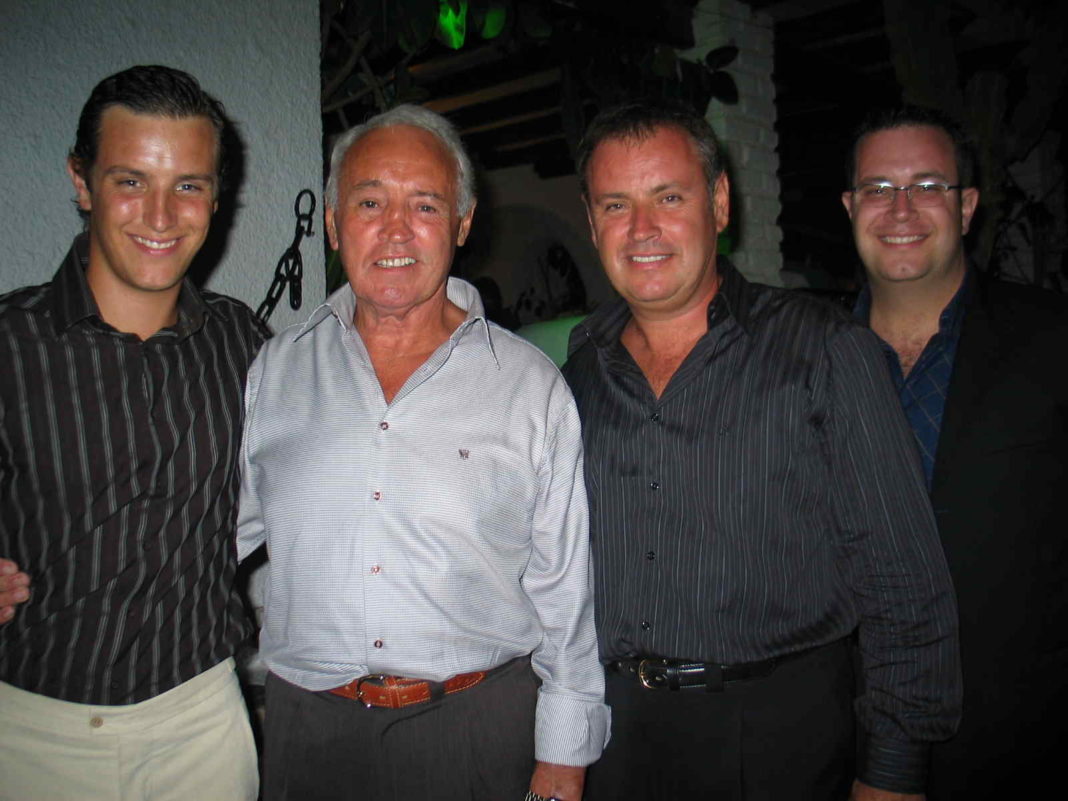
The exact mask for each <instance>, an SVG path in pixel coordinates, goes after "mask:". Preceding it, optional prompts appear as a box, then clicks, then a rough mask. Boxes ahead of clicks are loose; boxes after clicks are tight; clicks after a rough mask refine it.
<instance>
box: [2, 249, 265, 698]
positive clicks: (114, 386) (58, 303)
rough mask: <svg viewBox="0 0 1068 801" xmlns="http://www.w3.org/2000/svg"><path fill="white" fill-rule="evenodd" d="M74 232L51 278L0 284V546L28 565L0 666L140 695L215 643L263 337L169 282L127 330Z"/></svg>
mask: <svg viewBox="0 0 1068 801" xmlns="http://www.w3.org/2000/svg"><path fill="white" fill-rule="evenodd" d="M85 258H86V257H85V243H84V241H83V240H82V239H81V238H79V239H78V240H75V245H74V246H73V247H72V248H71V251H70V252H69V253H68V255H67V257H66V259H65V260H64V262H63V264H62V265H61V267H60V268H59V271H58V272H57V273H56V275H55V277H54V278H53V280H52V282H51V283H48V284H44V285H42V286H38V287H29V288H25V289H21V290H17V291H15V292H12V293H9V294H7V295H5V296H4V297H2V298H0V555H3V556H5V557H8V558H11V559H14V560H15V561H16V562H18V564H19V565H20V566H21V567H22V569H24V570H26V571H27V572H28V573H29V574H30V577H31V580H32V582H33V584H32V595H31V598H30V600H29V601H28V602H27V603H25V604H23V605H22V606H21V607H19V609H18V611H17V613H16V616H15V619H14V620H13V621H12V622H10V623H8V624H7V625H6V626H3V627H0V679H2V680H3V681H6V682H8V683H10V684H12V685H15V686H17V687H21V688H23V689H25V690H29V691H31V692H36V693H41V694H44V695H48V696H51V697H53V698H59V699H63V700H66V701H74V702H78V703H90V704H127V703H136V702H139V701H143V700H145V699H147V698H151V697H153V696H155V695H158V694H160V693H163V692H166V691H167V690H169V689H171V688H173V687H175V686H177V685H178V684H180V683H182V682H183V681H186V680H188V679H190V678H192V677H193V676H195V675H197V674H198V673H201V672H202V671H204V670H206V669H208V668H210V667H212V666H213V665H215V664H217V663H218V662H220V661H222V660H223V659H225V658H226V657H228V656H231V655H232V654H233V652H234V650H235V648H236V647H237V645H238V644H239V643H240V642H241V641H242V640H243V639H244V638H245V636H246V634H247V622H246V618H245V613H244V610H243V607H242V604H241V602H240V600H239V598H238V597H237V596H236V595H235V593H234V591H233V583H234V572H235V569H236V558H235V555H236V550H235V543H234V538H233V534H234V525H235V520H236V499H237V490H238V476H237V464H238V462H237V457H238V448H239V439H240V430H241V419H242V408H243V403H242V395H243V391H244V383H245V373H246V370H247V368H248V365H249V363H250V362H251V361H252V359H253V357H254V356H255V355H256V352H257V350H258V349H259V346H260V345H261V344H262V343H263V341H264V339H265V338H266V336H267V332H266V329H265V328H264V327H263V326H262V325H261V324H260V323H259V322H258V321H256V320H255V318H254V317H253V315H252V313H251V312H250V311H249V310H248V308H247V307H245V306H244V305H243V304H241V303H240V302H238V301H236V300H233V299H230V298H226V297H223V296H220V295H215V294H212V293H208V292H204V293H200V292H198V291H197V290H196V289H195V288H194V287H193V285H192V284H191V283H190V282H188V281H187V282H186V283H185V284H184V285H183V287H182V291H181V295H180V298H179V320H178V323H177V324H176V325H175V326H174V327H172V328H166V329H164V330H162V331H160V332H159V333H157V334H156V335H155V336H153V337H151V338H150V339H148V340H146V341H144V342H142V341H141V340H140V339H138V338H137V337H136V336H134V335H131V334H123V333H119V332H118V331H116V330H115V329H113V328H111V327H110V326H109V325H107V324H106V323H104V322H103V321H102V320H101V319H100V317H99V314H98V311H97V307H96V304H95V302H94V301H93V299H92V296H91V294H90V291H89V287H88V285H87V284H86V281H85V275H84V270H85Z"/></svg>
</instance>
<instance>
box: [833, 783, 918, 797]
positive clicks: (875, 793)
mask: <svg viewBox="0 0 1068 801" xmlns="http://www.w3.org/2000/svg"><path fill="white" fill-rule="evenodd" d="M925 798H926V796H924V795H923V794H922V793H919V794H917V793H895V792H893V791H892V790H880V789H878V788H876V787H872V786H871V785H868V784H865V783H864V782H862V781H860V780H859V779H858V780H857V781H855V782H853V790H852V792H850V794H849V801H924V799H925Z"/></svg>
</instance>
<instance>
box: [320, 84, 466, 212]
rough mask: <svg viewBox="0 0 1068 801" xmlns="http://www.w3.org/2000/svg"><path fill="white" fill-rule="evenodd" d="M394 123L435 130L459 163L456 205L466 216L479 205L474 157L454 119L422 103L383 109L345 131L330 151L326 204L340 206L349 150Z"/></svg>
mask: <svg viewBox="0 0 1068 801" xmlns="http://www.w3.org/2000/svg"><path fill="white" fill-rule="evenodd" d="M394 125H410V126H412V127H413V128H422V129H423V130H424V131H428V132H429V133H432V134H433V135H434V136H436V137H437V138H438V141H440V142H441V144H443V145H444V146H445V149H446V150H448V151H449V152H450V153H451V154H452V157H453V159H454V160H455V164H456V190H457V191H456V195H457V198H456V207H457V211H458V212H459V214H460V216H461V217H463V216H464V215H465V214H467V212H469V211H470V210H471V208H472V207H473V206H474V205H475V176H474V170H472V168H471V159H469V158H468V157H467V153H466V152H465V151H464V146H463V143H462V142H461V141H460V134H459V133H457V131H456V128H455V127H454V126H453V124H452V123H451V122H449V121H448V120H447V119H445V118H444V117H442V116H441V115H440V114H436V113H435V112H433V111H431V110H430V109H426V108H423V107H422V106H413V105H411V104H405V105H402V106H397V107H396V108H393V109H390V110H389V111H383V112H382V113H381V114H376V115H375V116H374V117H371V119H369V120H368V121H367V122H365V123H363V125H357V126H355V127H354V128H349V130H347V131H345V133H343V134H342V135H341V136H340V137H338V140H337V141H336V142H335V143H334V149H333V151H332V152H331V154H330V177H329V178H328V179H327V181H326V191H325V198H326V205H327V206H328V207H329V208H332V209H336V208H337V183H338V176H339V175H340V174H341V165H342V164H343V163H344V161H345V156H346V155H347V154H348V152H349V150H350V149H351V148H352V146H353V145H355V144H356V143H357V142H359V141H360V140H361V139H362V138H363V137H365V136H366V135H367V134H369V133H370V132H371V131H373V130H375V129H376V128H389V127H392V126H394Z"/></svg>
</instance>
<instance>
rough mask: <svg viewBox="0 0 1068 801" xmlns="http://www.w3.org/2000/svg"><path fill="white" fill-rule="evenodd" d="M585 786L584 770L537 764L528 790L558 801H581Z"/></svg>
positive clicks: (551, 764)
mask: <svg viewBox="0 0 1068 801" xmlns="http://www.w3.org/2000/svg"><path fill="white" fill-rule="evenodd" d="M585 784H586V768H575V767H572V766H571V765H554V764H553V763H551V762H538V763H537V764H536V765H535V767H534V775H533V776H532V777H531V779H530V789H531V790H533V791H534V792H535V793H537V794H538V795H540V796H543V797H545V798H559V799H560V801H581V799H582V788H583V786H584V785H585ZM517 801H518V799H517Z"/></svg>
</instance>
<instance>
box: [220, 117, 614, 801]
mask: <svg viewBox="0 0 1068 801" xmlns="http://www.w3.org/2000/svg"><path fill="white" fill-rule="evenodd" d="M326 195H327V210H326V228H327V233H328V235H329V237H330V242H331V244H332V245H333V246H334V247H335V248H336V249H337V250H338V251H339V252H340V254H341V259H342V263H343V265H344V267H345V271H346V275H347V276H348V285H347V286H345V287H342V288H341V289H339V290H338V291H337V292H336V293H334V294H333V295H331V296H330V297H329V298H328V299H327V301H326V303H325V304H323V305H322V306H320V307H319V308H318V309H317V310H316V311H315V312H314V313H313V314H312V316H311V317H310V318H309V319H308V321H307V322H306V323H304V324H303V325H300V326H295V327H292V328H290V329H288V330H286V331H283V332H282V333H281V334H279V335H278V336H277V337H275V339H273V340H272V341H271V342H269V343H268V344H267V346H265V348H264V349H263V351H262V352H261V353H260V355H259V357H258V358H257V360H256V361H255V363H254V364H253V366H252V368H251V369H250V372H249V381H248V392H247V395H246V414H247V417H246V428H245V440H244V446H243V451H244V453H243V460H244V471H243V482H242V495H241V509H240V519H239V528H238V551H239V555H240V556H241V557H245V556H247V555H248V554H249V553H250V552H252V551H253V550H254V549H256V548H257V547H258V546H259V545H260V544H262V543H266V544H267V547H268V550H269V553H270V565H271V568H270V579H269V586H268V589H267V592H266V605H265V617H264V627H263V632H262V634H261V640H260V644H261V649H262V654H263V657H264V660H265V662H266V663H267V666H268V667H269V669H270V671H271V672H270V674H269V676H268V679H267V724H266V725H267V731H266V745H267V755H266V771H265V775H264V788H265V794H266V798H267V799H287V798H288V799H301V801H307V799H313V798H323V799H327V798H328V799H345V798H361V799H397V800H398V801H402V800H403V801H408V800H409V799H417V798H435V799H457V801H458V800H459V799H473V798H474V799H482V798H484V799H494V801H500V800H501V799H510V798H511V799H516V800H517V801H518V799H522V798H524V794H525V797H526V798H530V799H537V798H549V797H554V798H557V799H561V800H562V801H579V799H580V798H581V796H582V788H583V782H584V775H585V766H586V765H588V764H589V763H591V762H593V761H594V760H596V759H597V758H598V757H599V755H600V753H601V749H602V748H603V746H604V744H605V742H606V740H607V736H608V717H609V716H608V709H607V707H605V706H604V704H603V691H604V688H603V675H602V671H601V668H600V665H599V663H598V661H597V645H596V639H595V635H594V629H593V615H592V602H591V580H590V566H589V544H588V533H587V531H588V528H587V525H588V524H587V508H586V494H585V489H584V486H583V480H582V449H581V435H580V430H579V422H578V415H577V412H576V409H575V404H574V400H573V399H572V396H571V393H570V391H569V390H568V389H567V386H566V384H565V383H564V381H563V379H562V377H561V376H560V373H559V372H558V371H557V370H556V368H555V367H554V366H553V364H552V363H551V361H550V360H549V359H548V358H547V357H545V356H544V355H543V354H541V353H540V352H539V351H537V350H536V349H535V348H534V347H533V346H531V345H529V344H527V343H525V342H524V341H523V340H521V339H519V338H517V337H515V336H513V335H512V334H510V333H509V332H507V331H505V330H503V329H501V328H499V327H497V326H495V325H494V324H493V323H490V322H488V321H487V320H486V319H485V316H484V314H483V309H482V303H481V301H480V300H479V297H478V293H477V292H475V290H474V289H473V288H472V287H471V286H470V285H468V284H466V283H465V282H463V281H461V280H459V279H456V278H448V272H449V267H450V265H451V263H452V260H453V254H454V252H455V249H456V247H457V246H458V245H462V244H463V242H464V240H465V238H466V237H467V233H468V230H469V229H470V226H471V218H472V215H473V212H474V206H475V200H474V191H473V180H472V170H471V165H470V162H469V161H468V159H467V156H466V155H465V154H464V152H463V148H462V146H461V144H460V141H459V138H458V136H457V135H456V132H455V130H454V129H453V128H452V126H451V125H450V124H449V123H448V122H447V121H446V120H444V119H443V118H442V117H439V116H438V115H436V114H434V113H432V112H430V111H427V110H425V109H421V108H417V107H411V106H401V107H399V108H397V109H394V110H392V111H389V112H386V113H384V114H381V115H379V116H377V117H375V118H373V119H372V120H370V121H369V122H368V123H366V124H364V125H362V126H359V127H357V128H354V129H352V130H351V131H349V132H348V133H347V134H345V135H344V136H343V137H342V138H341V139H340V140H339V141H338V142H337V144H336V146H335V148H334V151H333V156H332V160H331V174H330V179H329V183H328V184H327V190H326Z"/></svg>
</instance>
